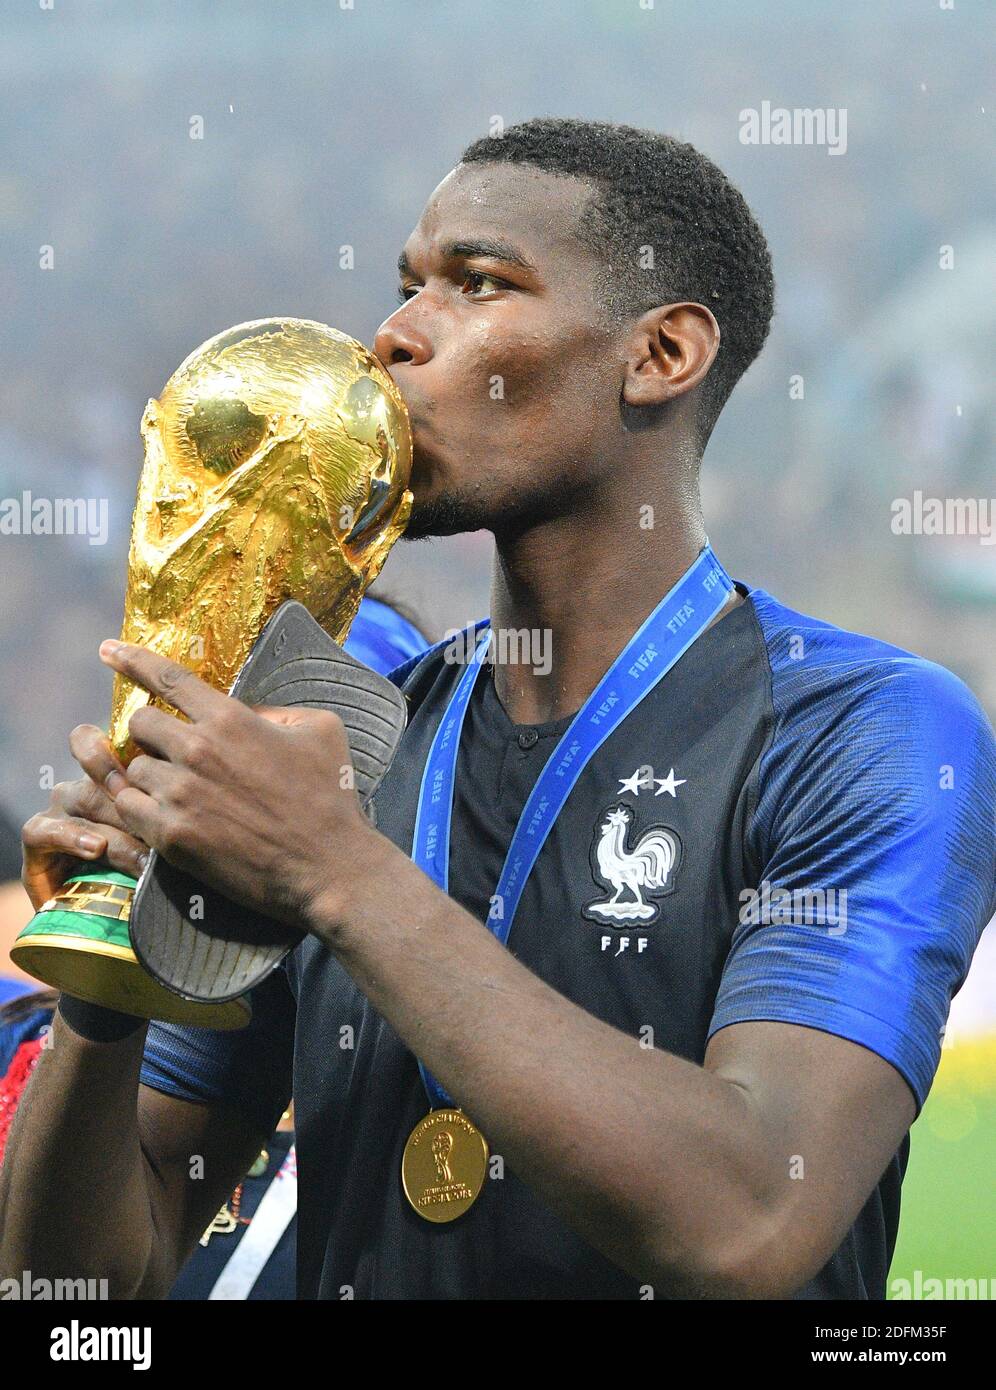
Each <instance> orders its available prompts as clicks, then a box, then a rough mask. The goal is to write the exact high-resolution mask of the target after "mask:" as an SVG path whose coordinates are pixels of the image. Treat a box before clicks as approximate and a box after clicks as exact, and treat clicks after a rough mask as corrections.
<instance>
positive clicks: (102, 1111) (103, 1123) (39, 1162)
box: [0, 1012, 154, 1298]
mask: <svg viewBox="0 0 996 1390" xmlns="http://www.w3.org/2000/svg"><path fill="white" fill-rule="evenodd" d="M145 1032H146V1030H145V1028H144V1027H143V1028H140V1029H138V1031H137V1032H135V1033H133V1034H131V1035H130V1036H129V1037H126V1038H123V1039H121V1040H120V1041H118V1042H111V1043H95V1042H88V1041H86V1040H85V1039H83V1038H81V1037H79V1036H78V1035H77V1034H76V1033H74V1032H73V1031H72V1029H71V1028H69V1026H68V1025H67V1024H66V1023H65V1021H64V1020H63V1019H62V1018H61V1017H60V1016H59V1014H58V1012H57V1013H56V1016H55V1020H54V1025H53V1032H52V1036H51V1039H50V1045H49V1046H48V1047H46V1048H44V1049H43V1050H42V1053H41V1056H40V1057H39V1061H38V1065H37V1067H36V1069H35V1073H34V1075H33V1076H32V1078H31V1081H30V1083H29V1085H28V1087H27V1089H26V1091H25V1092H24V1095H23V1098H22V1100H21V1104H20V1106H19V1107H18V1111H17V1115H16V1116H15V1119H14V1124H13V1127H12V1129H11V1133H10V1137H9V1140H8V1144H7V1148H6V1152H5V1155H4V1163H3V1167H2V1168H0V1278H16V1279H20V1278H21V1276H22V1272H23V1271H24V1270H30V1271H31V1272H32V1274H34V1275H41V1276H45V1277H48V1278H72V1279H79V1278H93V1279H107V1281H108V1292H109V1296H110V1297H111V1298H124V1297H129V1296H131V1295H133V1294H134V1292H135V1290H136V1289H137V1288H138V1287H139V1284H140V1283H141V1280H142V1278H143V1276H144V1275H145V1273H146V1270H147V1267H148V1264H149V1261H150V1257H151V1254H152V1251H153V1236H154V1232H153V1223H152V1218H151V1208H150V1200H149V1188H148V1181H151V1180H152V1179H151V1178H150V1177H149V1176H148V1175H147V1170H146V1163H145V1159H144V1157H143V1155H142V1151H141V1146H140V1143H139V1136H138V1119H137V1097H138V1084H139V1070H140V1067H141V1062H142V1049H143V1044H144V1041H145Z"/></svg>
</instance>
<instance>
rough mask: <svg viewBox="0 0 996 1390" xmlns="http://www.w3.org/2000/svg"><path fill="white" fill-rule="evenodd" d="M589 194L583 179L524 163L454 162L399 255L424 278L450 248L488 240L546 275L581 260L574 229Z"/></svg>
mask: <svg viewBox="0 0 996 1390" xmlns="http://www.w3.org/2000/svg"><path fill="white" fill-rule="evenodd" d="M593 196H594V190H593V188H592V186H591V185H590V184H589V183H587V182H585V181H584V180H583V179H577V178H572V177H569V176H564V175H560V174H549V173H547V172H546V171H545V170H542V169H536V168H533V167H530V166H528V165H515V164H458V165H457V167H456V168H455V169H453V170H452V171H451V172H450V173H449V174H447V175H446V177H445V178H444V179H443V180H442V182H441V183H440V184H438V186H437V187H436V188H435V189H433V191H432V193H431V194H430V196H429V199H428V201H427V202H426V205H425V207H424V209H423V211H422V215H421V216H420V218H419V220H418V222H417V223H416V225H415V227H414V229H413V230H412V233H411V235H410V236H409V237H408V240H407V241H406V243H405V247H404V252H403V255H404V257H405V259H406V260H407V261H408V263H409V264H410V265H411V266H412V268H413V269H415V270H417V271H422V272H423V273H427V272H428V270H429V269H430V268H431V267H432V266H433V265H434V264H436V263H438V262H439V261H441V260H443V259H445V256H446V254H447V253H448V252H449V251H450V249H451V248H452V247H454V246H462V245H469V244H472V243H475V242H480V243H482V244H488V243H492V244H494V246H495V248H496V249H501V248H505V249H507V250H509V251H513V252H515V253H516V254H517V255H518V256H519V257H521V258H522V259H523V260H524V261H526V262H528V264H529V265H530V266H534V267H535V268H536V269H537V270H538V271H539V272H540V273H541V274H542V273H544V272H550V271H553V270H555V269H557V268H558V267H562V266H563V263H564V262H565V261H566V262H567V263H568V264H571V263H576V262H577V261H578V259H579V257H582V256H583V254H584V253H583V252H582V250H581V247H580V244H579V242H578V240H577V237H576V234H575V229H576V226H577V221H578V218H579V217H580V216H581V213H582V212H583V211H584V209H585V207H586V206H587V205H588V203H589V202H590V200H591V199H592V197H593Z"/></svg>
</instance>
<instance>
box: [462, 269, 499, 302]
mask: <svg viewBox="0 0 996 1390" xmlns="http://www.w3.org/2000/svg"><path fill="white" fill-rule="evenodd" d="M505 289H508V282H507V281H505V280H499V279H497V277H496V276H494V275H485V273H484V271H483V270H465V271H464V273H463V282H462V284H461V285H460V290H461V293H466V294H468V295H473V296H474V297H475V298H476V297H477V296H479V295H489V294H494V293H495V292H496V291H498V290H505Z"/></svg>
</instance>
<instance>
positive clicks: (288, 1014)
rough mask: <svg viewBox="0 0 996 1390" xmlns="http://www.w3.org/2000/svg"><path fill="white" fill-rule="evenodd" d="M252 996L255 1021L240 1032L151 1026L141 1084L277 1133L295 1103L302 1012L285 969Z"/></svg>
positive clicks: (146, 1042)
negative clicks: (240, 1115) (236, 1113)
mask: <svg viewBox="0 0 996 1390" xmlns="http://www.w3.org/2000/svg"><path fill="white" fill-rule="evenodd" d="M249 997H250V1000H251V1003H252V1018H251V1020H250V1022H249V1023H248V1025H247V1026H246V1027H245V1028H242V1029H239V1030H237V1031H234V1032H219V1031H216V1030H215V1029H212V1028H190V1027H186V1026H181V1025H179V1024H172V1023H152V1024H150V1026H149V1031H148V1034H147V1035H146V1041H145V1053H144V1055H143V1058H142V1071H141V1081H142V1082H143V1084H144V1085H146V1086H151V1087H152V1088H153V1089H154V1090H156V1091H165V1092H166V1094H167V1095H171V1096H178V1097H179V1098H180V1099H181V1100H191V1101H195V1102H198V1103H200V1104H202V1105H211V1104H224V1105H229V1106H233V1107H235V1108H237V1109H239V1110H241V1111H243V1112H244V1113H245V1114H246V1115H247V1116H248V1117H249V1118H250V1119H251V1121H252V1122H253V1124H255V1125H256V1126H257V1127H258V1129H259V1130H260V1132H261V1133H265V1134H270V1133H272V1131H273V1129H274V1128H275V1127H276V1123H277V1121H278V1119H279V1118H280V1115H281V1113H282V1112H283V1111H284V1110H285V1109H286V1108H287V1105H288V1102H289V1101H290V1098H291V1080H292V1074H293V1064H294V1025H295V1015H296V1009H295V1001H294V996H293V994H292V992H291V988H290V984H289V982H288V979H287V973H286V970H285V969H284V968H283V967H280V968H279V969H277V970H274V971H273V973H272V974H271V975H269V976H268V977H267V978H266V979H265V980H264V981H263V982H262V983H261V984H259V985H257V986H256V988H255V989H254V990H252V991H251V994H250V996H249Z"/></svg>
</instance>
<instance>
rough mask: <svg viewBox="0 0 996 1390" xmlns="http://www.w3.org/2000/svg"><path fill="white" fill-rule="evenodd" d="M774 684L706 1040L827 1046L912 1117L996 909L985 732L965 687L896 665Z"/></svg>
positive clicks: (846, 667)
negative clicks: (837, 1047)
mask: <svg viewBox="0 0 996 1390" xmlns="http://www.w3.org/2000/svg"><path fill="white" fill-rule="evenodd" d="M890 650H894V649H890ZM772 673H773V681H772V699H773V705H774V711H775V724H774V731H773V735H772V738H771V742H770V744H769V746H768V748H767V750H766V752H765V754H764V755H763V757H762V760H761V766H760V773H759V787H758V800H757V806H756V810H755V813H754V816H753V820H752V829H751V834H750V837H749V850H750V853H751V857H752V859H753V863H754V865H755V866H756V872H757V878H758V884H757V889H756V890H755V893H754V896H753V897H750V896H749V894H748V893H744V894H743V895H741V902H740V904H738V922H737V926H736V928H735V930H734V935H733V941H732V947H731V951H730V955H729V957H728V960H727V962H726V966H725V969H724V972H723V976H722V981H721V984H720V989H719V994H718V996H717V1000H716V1005H715V1012H714V1015H713V1019H712V1022H711V1025H710V1030H709V1034H710V1036H712V1034H713V1033H715V1032H716V1031H718V1030H719V1029H720V1028H725V1027H727V1026H728V1025H730V1024H733V1023H744V1022H748V1021H753V1020H774V1021H778V1022H784V1023H798V1024H802V1025H804V1026H806V1027H810V1028H818V1029H821V1030H822V1031H824V1032H828V1033H834V1034H837V1035H839V1036H840V1037H843V1038H848V1039H850V1040H851V1041H852V1042H856V1043H860V1044H861V1045H862V1046H863V1047H866V1048H868V1049H870V1050H871V1051H872V1052H876V1053H878V1055H879V1056H881V1057H884V1058H885V1059H886V1061H888V1062H890V1063H891V1064H892V1065H893V1066H894V1067H895V1068H896V1070H897V1071H899V1072H900V1074H901V1075H902V1076H903V1077H904V1078H905V1080H906V1081H907V1083H908V1084H909V1087H910V1089H911V1090H912V1092H913V1094H914V1097H915V1098H916V1102H917V1109H918V1110H919V1108H920V1107H921V1106H922V1105H923V1103H924V1100H925V1099H926V1096H927V1092H928V1091H929V1089H930V1085H931V1082H932V1080H933V1077H934V1072H935V1071H936V1069H937V1065H938V1062H939V1060H940V1048H941V1039H942V1035H943V1031H944V1026H945V1023H946V1021H947V1016H948V1010H949V1007H950V1003H951V998H952V995H953V994H954V993H956V992H957V990H958V989H959V988H960V986H961V984H962V982H963V980H964V978H965V976H966V974H967V973H968V968H969V965H970V963H971V959H972V953H973V951H974V949H975V946H976V944H977V942H978V939H979V936H980V935H981V933H982V930H983V928H984V926H985V924H986V922H987V921H988V919H989V918H990V916H991V915H992V913H993V911H994V909H996V819H994V807H996V745H994V740H993V733H992V729H991V728H990V726H989V723H988V721H987V719H986V717H985V715H984V714H983V712H982V710H981V708H980V707H979V705H978V703H977V702H976V700H975V698H974V696H973V695H972V694H971V692H970V691H969V690H968V689H967V688H966V687H965V686H964V685H963V684H962V683H961V681H959V680H958V679H957V678H956V677H955V676H953V675H951V673H950V672H948V671H945V670H944V669H943V668H941V667H939V666H935V665H932V664H931V663H929V662H925V661H921V660H920V659H919V658H915V657H909V656H907V655H906V654H901V655H897V656H896V657H895V658H894V659H889V660H883V661H876V662H875V663H871V664H869V665H865V666H864V667H862V666H861V664H860V663H857V664H855V663H847V662H844V663H841V665H840V667H838V668H834V667H832V666H828V667H823V668H822V669H820V668H819V667H817V669H815V670H810V671H808V672H805V671H803V670H800V671H799V672H798V673H796V674H788V673H787V668H785V670H784V671H780V670H779V668H778V665H777V663H776V660H774V659H773V660H772ZM766 884H767V885H768V889H767V891H768V902H767V906H766V905H765V900H764V893H765V885H766ZM779 890H787V892H788V894H789V895H791V896H786V894H785V893H784V892H780V891H779ZM813 890H817V891H816V892H814V891H813Z"/></svg>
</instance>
